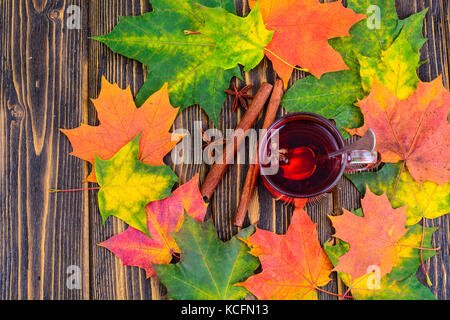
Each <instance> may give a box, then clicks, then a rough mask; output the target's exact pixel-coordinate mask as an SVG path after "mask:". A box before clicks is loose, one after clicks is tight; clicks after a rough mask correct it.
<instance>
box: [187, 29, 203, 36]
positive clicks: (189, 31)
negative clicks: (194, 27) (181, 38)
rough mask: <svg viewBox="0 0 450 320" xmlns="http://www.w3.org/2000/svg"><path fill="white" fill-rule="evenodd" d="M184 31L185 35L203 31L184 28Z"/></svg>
mask: <svg viewBox="0 0 450 320" xmlns="http://www.w3.org/2000/svg"><path fill="white" fill-rule="evenodd" d="M183 32H184V35H185V36H187V35H190V34H200V33H201V32H200V31H191V30H184V31H183Z"/></svg>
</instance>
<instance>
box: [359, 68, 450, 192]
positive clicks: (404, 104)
mask: <svg viewBox="0 0 450 320" xmlns="http://www.w3.org/2000/svg"><path fill="white" fill-rule="evenodd" d="M359 106H360V108H361V111H362V113H363V114H364V126H363V127H361V128H358V129H357V131H356V133H358V134H364V132H365V131H366V130H367V128H371V129H372V130H373V131H374V132H375V135H376V137H377V144H376V150H377V151H378V152H380V154H381V158H382V161H384V162H393V163H396V162H398V161H402V160H403V161H405V163H406V166H407V167H408V171H409V173H410V174H411V175H412V176H413V178H414V179H415V180H416V181H417V182H419V183H422V182H424V181H425V180H429V181H433V182H436V183H439V184H444V183H446V182H447V181H449V180H450V160H449V159H450V158H449V157H448V154H449V153H450V124H449V123H448V121H447V115H448V113H449V110H450V109H449V108H450V92H448V91H447V90H446V89H445V88H444V86H443V85H442V78H441V77H439V78H437V79H435V80H434V81H432V82H419V85H418V86H417V90H416V91H415V92H414V93H413V94H412V95H411V96H410V97H408V98H407V99H405V100H400V99H398V98H397V97H396V96H395V95H394V94H393V93H392V92H390V91H389V90H388V89H387V88H386V87H385V86H383V84H381V83H380V82H378V81H376V80H375V82H374V85H373V87H372V90H371V92H370V95H369V96H368V97H367V98H366V99H364V100H362V101H360V102H359Z"/></svg>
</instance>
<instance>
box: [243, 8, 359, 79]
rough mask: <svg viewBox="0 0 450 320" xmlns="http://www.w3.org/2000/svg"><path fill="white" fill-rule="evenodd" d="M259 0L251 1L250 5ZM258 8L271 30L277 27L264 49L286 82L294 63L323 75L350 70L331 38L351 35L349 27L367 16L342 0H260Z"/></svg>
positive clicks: (319, 75)
mask: <svg viewBox="0 0 450 320" xmlns="http://www.w3.org/2000/svg"><path fill="white" fill-rule="evenodd" d="M256 2H257V0H250V1H249V3H250V7H251V8H253V6H254V5H255V4H256ZM259 7H260V10H261V14H262V17H263V20H264V23H265V25H266V28H267V29H268V30H274V31H275V33H274V35H273V38H272V41H271V42H270V43H269V44H268V46H267V47H266V48H265V53H266V56H267V57H268V58H269V59H270V60H271V61H272V63H273V67H274V69H275V70H276V71H277V73H278V74H279V76H280V77H281V78H282V79H283V81H284V83H285V86H286V85H287V83H288V81H289V79H290V77H291V74H292V70H293V68H292V66H296V65H299V66H301V67H302V68H306V69H307V70H308V71H309V72H310V73H312V74H313V75H314V76H315V77H317V78H320V77H321V76H322V74H324V73H326V72H334V71H339V70H345V69H348V67H347V65H346V64H345V63H344V60H342V57H341V56H340V54H339V53H338V52H337V51H335V50H334V49H333V48H332V47H331V46H330V45H329V44H328V39H331V38H335V37H343V36H349V35H350V34H349V29H350V27H351V26H352V25H354V24H355V23H356V22H358V21H360V20H362V19H364V18H365V17H366V16H365V15H362V14H356V13H354V12H353V10H351V9H347V8H345V7H344V6H342V4H341V3H340V1H337V2H332V3H320V2H319V0H260V1H259Z"/></svg>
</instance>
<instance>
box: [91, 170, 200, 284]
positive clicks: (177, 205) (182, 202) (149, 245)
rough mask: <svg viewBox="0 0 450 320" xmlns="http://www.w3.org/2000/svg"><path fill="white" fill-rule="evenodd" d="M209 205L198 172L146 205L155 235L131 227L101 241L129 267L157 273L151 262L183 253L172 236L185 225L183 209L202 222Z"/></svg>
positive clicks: (148, 225) (149, 273)
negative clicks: (203, 193)
mask: <svg viewBox="0 0 450 320" xmlns="http://www.w3.org/2000/svg"><path fill="white" fill-rule="evenodd" d="M206 208H207V205H206V204H205V203H204V202H203V198H202V196H201V194H200V190H199V189H198V174H197V175H196V176H195V177H194V178H192V180H190V181H189V182H187V183H185V184H183V185H182V186H180V187H179V188H178V189H176V190H175V191H174V192H173V195H172V196H170V197H168V198H166V199H163V200H159V201H153V202H150V203H149V204H148V205H147V206H146V215H147V229H148V233H149V234H150V235H151V236H152V238H149V237H148V236H147V235H146V234H144V233H143V232H141V231H139V230H137V229H135V228H133V227H129V228H128V229H127V230H125V231H124V232H122V233H120V234H118V235H115V236H113V237H111V238H110V239H108V240H106V241H104V242H102V243H100V244H99V246H102V247H105V248H107V249H109V250H111V251H112V252H113V253H114V254H116V255H117V256H118V257H119V258H120V259H122V261H123V263H124V265H126V266H137V267H141V268H143V269H145V271H146V274H147V277H152V276H154V275H156V272H155V269H153V267H152V264H153V263H156V264H168V263H170V261H171V260H172V256H173V254H175V253H177V252H180V250H179V249H178V245H177V244H176V242H175V240H174V238H173V237H172V235H171V233H172V232H177V231H178V230H179V229H180V228H181V226H182V224H183V217H184V211H186V212H187V213H188V214H189V215H190V216H191V217H192V218H194V219H196V220H198V221H203V219H204V217H205V214H206Z"/></svg>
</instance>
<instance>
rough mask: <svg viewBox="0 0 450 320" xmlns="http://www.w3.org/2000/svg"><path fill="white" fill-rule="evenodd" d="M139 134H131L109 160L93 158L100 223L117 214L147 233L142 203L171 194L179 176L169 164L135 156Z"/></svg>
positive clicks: (136, 154)
mask: <svg viewBox="0 0 450 320" xmlns="http://www.w3.org/2000/svg"><path fill="white" fill-rule="evenodd" d="M139 138H140V136H138V137H136V138H134V139H133V140H132V141H131V142H129V143H128V144H127V145H126V146H124V147H123V148H122V149H120V150H119V152H117V153H116V154H115V155H114V156H113V157H112V158H111V159H110V160H102V159H100V158H98V157H97V158H96V160H95V173H96V175H97V181H98V184H99V185H100V191H99V192H98V206H99V209H100V213H101V215H102V218H103V223H104V222H105V221H106V219H107V218H108V217H109V216H116V217H117V218H119V219H121V220H123V221H125V222H126V223H127V224H129V225H130V226H132V227H133V228H135V229H138V230H140V231H142V232H144V233H145V234H147V235H149V233H148V230H147V218H146V213H145V206H146V205H147V204H148V203H149V202H151V201H156V200H160V199H164V198H167V197H168V196H170V195H171V190H172V187H173V185H174V183H175V182H177V181H178V177H177V176H176V175H175V173H173V171H172V170H171V169H170V167H168V166H152V165H148V164H145V163H143V162H142V161H140V160H138V156H139ZM149 236H150V235H149Z"/></svg>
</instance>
